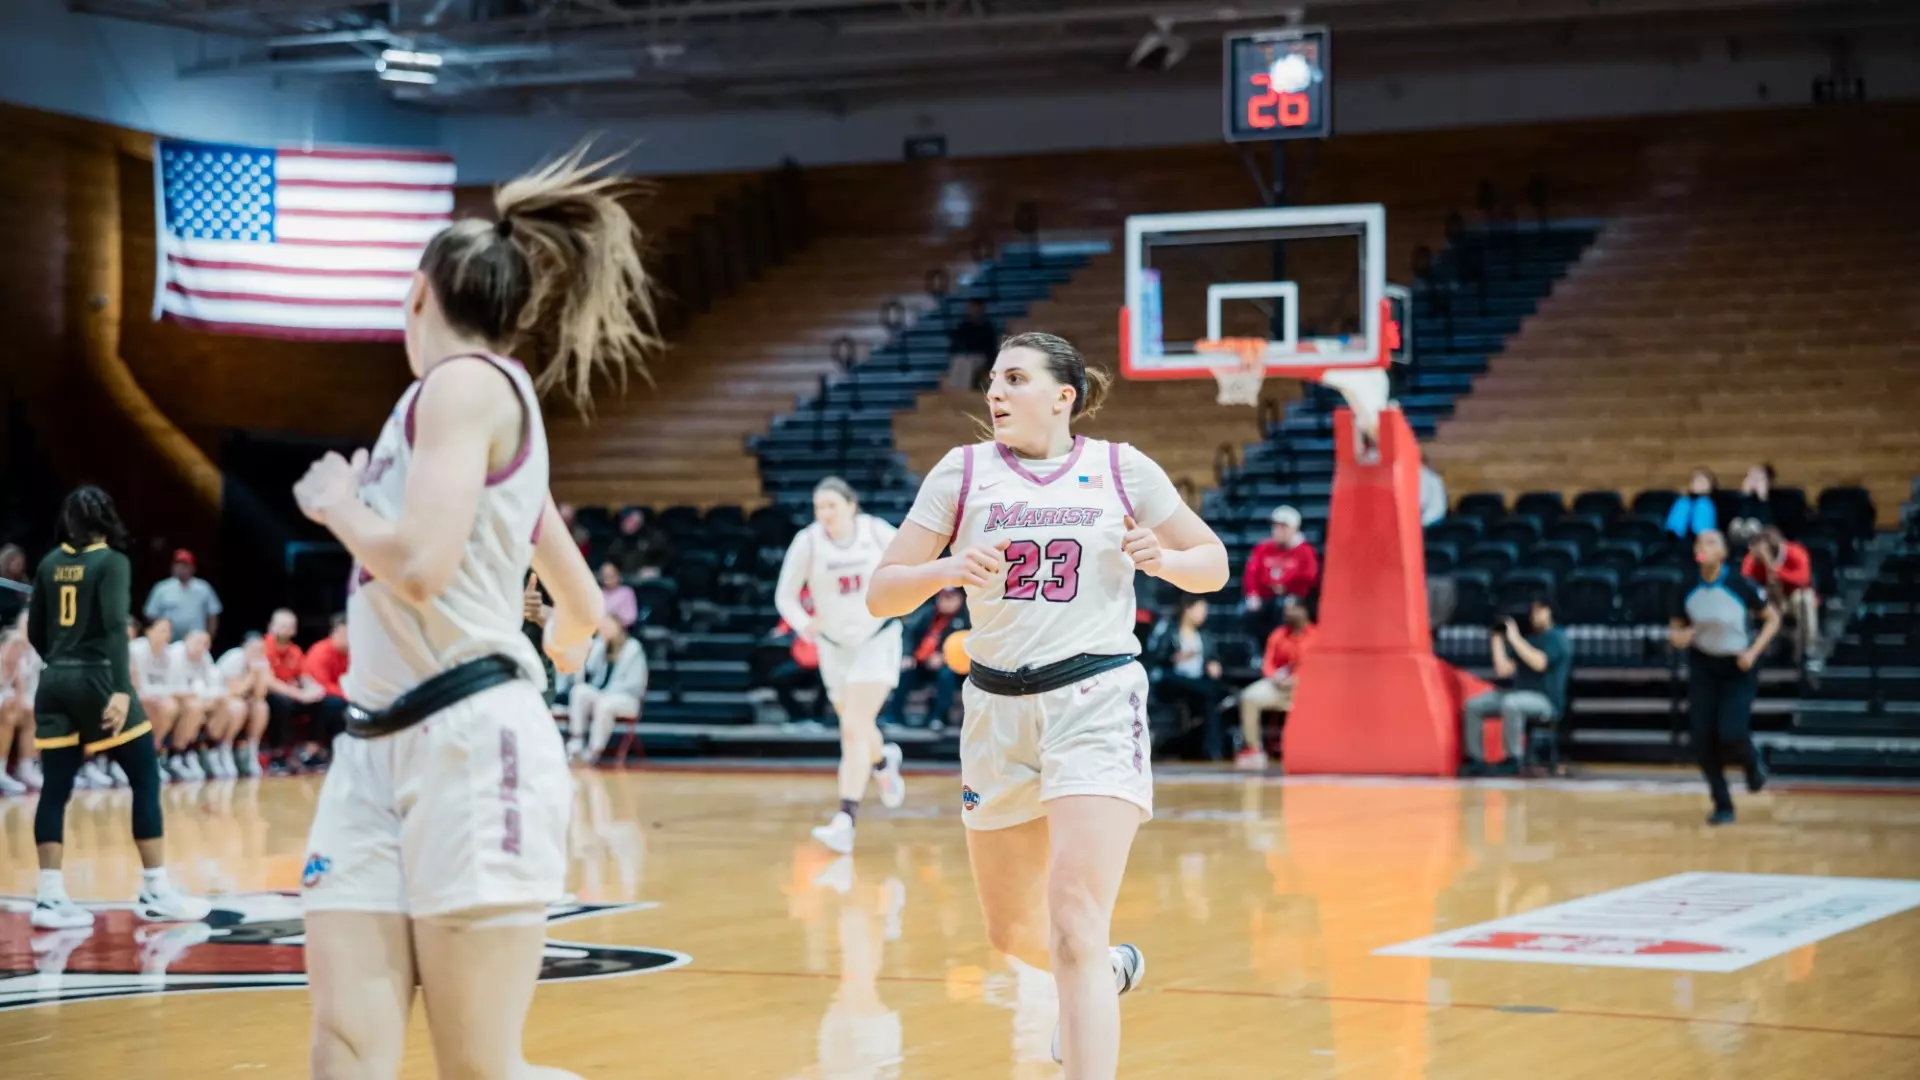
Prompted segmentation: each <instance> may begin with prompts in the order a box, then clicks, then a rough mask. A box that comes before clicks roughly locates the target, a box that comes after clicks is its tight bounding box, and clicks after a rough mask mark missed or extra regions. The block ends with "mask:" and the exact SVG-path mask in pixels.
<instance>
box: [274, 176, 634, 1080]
mask: <svg viewBox="0 0 1920 1080" xmlns="http://www.w3.org/2000/svg"><path fill="white" fill-rule="evenodd" d="M609 163H610V162H609V161H597V162H587V161H586V160H585V150H584V148H582V149H580V150H576V151H574V152H573V153H572V154H569V155H567V156H566V157H564V158H562V159H560V160H558V161H556V162H554V163H552V164H550V165H548V166H546V167H544V168H542V169H539V170H537V171H535V172H533V173H531V174H529V175H527V176H524V177H521V178H520V179H518V180H514V181H512V182H511V183H508V184H507V185H505V186H504V187H502V188H501V189H500V190H499V192H498V193H497V195H496V196H495V207H496V209H497V211H498V215H499V216H498V220H497V221H491V222H489V221H480V220H464V221H459V222H456V223H454V224H453V225H451V226H449V227H448V228H447V229H445V230H443V231H442V232H441V233H440V234H439V235H437V236H435V237H434V238H433V240H432V241H431V242H430V243H428V245H427V248H426V251H425V253H424V254H423V256H422V257H421V260H420V267H419V270H418V272H417V273H415V274H414V277H413V285H412V287H411V289H410V290H409V291H408V294H407V299H406V352H407V362H408V364H409V366H410V367H411V368H412V370H413V374H414V376H415V380H416V381H415V382H414V383H413V385H412V386H410V387H408V388H407V390H406V392H405V393H404V394H402V395H401V397H400V401H399V403H398V404H397V405H396V406H395V407H394V410H393V413H392V415H391V416H389V417H388V420H387V424H386V427H385V429H384V430H383V431H382V432H381V434H380V438H379V440H378V441H377V442H376V443H375V444H374V447H373V450H372V452H371V453H370V454H369V453H368V452H367V451H364V450H363V451H360V452H358V453H356V454H355V455H354V456H353V459H352V460H351V461H349V460H347V459H345V458H343V457H341V456H340V455H338V454H328V455H327V456H326V457H324V458H322V459H320V460H319V461H317V462H315V463H314V464H313V466H312V468H311V469H309V471H308V472H307V475H306V476H305V478H303V479H302V480H301V481H300V483H299V484H298V485H296V486H295V488H294V494H295V497H296V498H297V499H298V501H299V503H300V508H301V510H302V511H303V512H304V513H305V514H306V515H307V516H308V517H310V518H312V519H313V520H314V521H317V522H319V523H321V524H323V525H325V526H326V527H327V528H328V529H329V530H331V531H332V532H333V534H334V535H335V536H336V537H338V538H339V540H340V542H341V543H342V544H343V545H345V546H346V548H347V550H348V551H349V552H350V553H352V555H353V558H354V562H355V567H354V577H353V582H352V587H351V592H350V595H349V597H348V607H347V629H348V636H349V639H350V641H351V650H352V655H353V670H352V672H351V673H350V674H349V675H348V676H347V677H346V679H345V689H346V691H347V693H348V696H349V698H350V700H351V702H352V707H351V708H350V709H349V712H348V729H347V733H346V734H345V735H342V736H340V738H339V739H338V740H337V741H336V744H335V748H334V762H333V767H332V769H331V771H330V772H329V773H328V774H327V779H326V783H325V786H324V787H323V788H322V790H321V794H320V804H319V807H318V809H317V810H316V812H315V816H314V822H313V828H312V833H311V836H310V838H309V840H308V846H307V858H306V866H305V871H304V873H303V875H302V885H303V899H304V901H305V907H306V925H307V937H306V953H307V967H308V971H309V973H310V976H309V977H310V982H311V988H312V989H311V996H312V1002H313V1033H312V1034H313V1037H312V1054H311V1064H312V1075H313V1076H315V1077H318V1078H323V1080H373V1078H381V1080H387V1078H391V1077H394V1076H396V1075H397V1074H398V1072H399V1070H400V1063H401V1057H402V1053H403V1050H404V1041H405V1035H406V1027H407V1018H408V1015H409V1013H410V1012H411V1010H412V1003H413V993H414V987H415V986H416V985H417V986H418V987H419V988H420V990H421V992H422V993H423V994H424V995H425V998H426V1003H427V1018H428V1028H429V1030H430V1031H431V1033H432V1036H433V1044H434V1056H435V1058H436V1059H437V1062H438V1065H439V1072H440V1075H442V1076H461V1077H490V1078H493V1077H497V1078H514V1080H527V1078H534V1077H547V1078H563V1077H569V1076H572V1075H573V1074H571V1073H566V1072H562V1071H560V1070H557V1069H545V1068H536V1067H534V1066H530V1065H528V1064H527V1063H526V1061H525V1058H524V1056H523V1054H522V1050H521V1031H522V1028H523V1026H524V1024H525V1021H526V1013H527V1008H528V1006H529V1005H530V1004H531V1002H532V1000H533V988H534V983H535V981H536V979H537V978H538V976H539V972H540V965H541V956H542V952H543V951H544V947H545V940H546V908H547V905H549V904H551V903H553V902H555V901H557V900H559V899H560V898H561V896H562V894H563V892H564V884H565V874H566V835H567V818H568V814H569V811H570V807H571V805H572V785H571V779H570V776H569V773H568V769H567V760H566V750H565V747H564V746H563V745H562V743H561V739H560V734H559V731H558V729H557V728H556V727H555V726H554V723H553V719H552V717H551V716H550V715H549V714H548V712H547V707H546V704H545V702H544V700H543V698H542V695H541V690H542V687H543V685H544V679H545V675H544V672H543V669H542V667H543V666H542V664H541V659H540V656H539V654H538V652H537V651H536V650H535V648H534V645H533V643H532V642H531V641H530V640H529V639H528V638H527V637H526V636H525V635H524V634H523V633H522V629H521V611H522V607H523V603H522V583H523V582H524V581H525V580H526V575H527V570H528V567H529V565H531V567H532V568H533V570H534V572H535V573H536V574H537V575H538V577H539V579H540V581H541V583H542V584H544V585H545V586H546V588H547V591H548V593H549V594H550V595H551V596H552V597H553V614H552V617H551V618H549V619H548V620H547V623H546V637H545V646H544V647H545V650H546V652H547V654H548V655H549V656H550V657H552V658H553V660H554V662H555V664H556V666H557V667H559V668H560V669H561V670H563V671H567V670H575V669H577V668H578V666H579V664H580V662H581V661H582V660H583V659H584V656H585V653H586V647H587V644H588V642H589V640H590V639H591V638H592V636H593V632H594V627H595V625H596V624H597V623H598V622H599V620H600V617H601V614H602V612H603V608H604V602H603V600H602V598H601V593H600V588H599V586H598V584H597V583H596V582H595V581H594V578H593V574H592V573H591V572H590V571H589V570H588V568H587V564H586V561H585V560H584V559H582V558H581V556H580V551H579V549H578V548H576V547H575V546H574V545H573V542H572V540H571V539H570V537H569V536H568V532H567V528H566V526H565V525H563V524H562V523H561V520H560V515H559V512H558V510H557V509H556V508H555V507H554V504H553V500H552V498H551V496H550V495H549V494H548V492H547V438H546V430H545V426H544V424H543V423H542V421H541V415H540V396H541V393H542V392H543V391H548V390H551V391H554V392H556V393H558V394H560V395H561V396H563V397H564V398H565V399H566V400H568V401H569V402H570V403H571V404H572V405H573V406H574V407H575V408H577V409H579V410H581V411H582V412H584V411H586V410H588V409H589V408H590V407H591V404H592V399H591V386H592V384H593V381H594V379H595V378H596V377H597V376H604V377H610V378H612V379H613V381H615V382H624V380H625V377H626V375H627V374H628V373H629V372H640V373H642V374H643V375H644V372H645V368H644V366H643V365H644V361H645V358H646V357H647V355H648V354H649V353H650V352H651V351H652V350H653V349H655V348H656V347H657V346H658V339H657V338H656V337H655V335H654V332H653V323H652V306H651V302H650V299H649V282H648V279H647V273H646V270H645V268H644V267H643V266H642V264H641V261H640V246H639V237H638V235H637V233H636V230H635V228H634V225H633V222H632V220H631V219H630V218H629V217H628V215H627V212H626V210H625V209H624V208H623V207H622V206H621V204H620V202H619V198H618V197H619V196H620V195H621V194H622V193H623V182H622V181H621V180H619V179H617V178H615V177H612V176H608V175H605V174H603V173H602V172H601V170H602V169H604V168H605V167H606V166H607V165H608V164H609ZM516 356H517V357H520V358H521V359H523V360H525V361H527V362H528V363H530V364H532V365H533V366H534V369H535V370H533V371H529V370H528V369H527V368H526V367H523V366H522V365H521V363H520V362H519V361H518V360H515V359H513V357H516ZM429 721H430V722H429Z"/></svg>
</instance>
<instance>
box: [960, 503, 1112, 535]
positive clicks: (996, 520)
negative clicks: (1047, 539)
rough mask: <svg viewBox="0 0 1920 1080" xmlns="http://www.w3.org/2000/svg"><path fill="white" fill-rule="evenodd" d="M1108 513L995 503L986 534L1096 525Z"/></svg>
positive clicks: (1093, 508) (1086, 508)
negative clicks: (995, 531) (1053, 526)
mask: <svg viewBox="0 0 1920 1080" xmlns="http://www.w3.org/2000/svg"><path fill="white" fill-rule="evenodd" d="M1105 512H1106V511H1105V510H1104V509H1102V508H1100V507H1096V506H1042V507H1038V508H1032V507H1029V506H1027V504H1026V502H1025V501H1024V500H1023V501H1021V502H1017V503H994V504H993V505H992V506H991V507H989V508H988V509H987V526H986V528H985V529H984V530H982V531H984V532H992V531H994V530H995V529H1033V528H1040V527H1042V526H1049V525H1094V524H1097V523H1098V522H1099V521H1100V515H1101V514H1103V513H1105Z"/></svg>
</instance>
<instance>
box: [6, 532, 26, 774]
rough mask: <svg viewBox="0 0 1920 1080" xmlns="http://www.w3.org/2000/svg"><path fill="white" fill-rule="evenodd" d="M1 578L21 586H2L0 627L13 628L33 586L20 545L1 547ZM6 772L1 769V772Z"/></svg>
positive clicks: (24, 553) (24, 607) (24, 554)
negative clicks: (29, 588) (11, 587)
mask: <svg viewBox="0 0 1920 1080" xmlns="http://www.w3.org/2000/svg"><path fill="white" fill-rule="evenodd" d="M0 578H4V579H6V580H7V581H10V582H13V583H14V584H15V585H18V586H20V588H17V589H9V588H7V587H6V586H4V585H0V626H12V625H13V621H14V620H15V619H18V618H19V617H20V613H21V612H22V611H25V610H26V609H27V595H28V594H27V588H28V587H30V586H31V585H32V583H31V582H29V581H28V580H27V553H26V552H24V551H22V550H20V545H18V544H8V545H6V546H5V547H0ZM4 771H5V770H4V769H0V772H4Z"/></svg>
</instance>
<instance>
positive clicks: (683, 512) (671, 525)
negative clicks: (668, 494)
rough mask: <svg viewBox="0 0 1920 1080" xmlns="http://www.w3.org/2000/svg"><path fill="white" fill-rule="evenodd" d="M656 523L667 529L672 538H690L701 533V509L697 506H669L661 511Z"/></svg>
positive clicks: (655, 519)
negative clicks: (689, 536)
mask: <svg viewBox="0 0 1920 1080" xmlns="http://www.w3.org/2000/svg"><path fill="white" fill-rule="evenodd" d="M654 523H655V524H656V525H659V526H660V527H661V528H662V529H665V530H666V531H667V533H668V534H669V535H671V536H676V537H678V536H688V535H693V534H696V533H698V532H699V531H700V524H701V522H700V508H699V507H697V506H687V505H685V504H682V505H678V506H669V507H667V508H666V509H665V510H662V511H660V514H659V516H658V517H656V518H654Z"/></svg>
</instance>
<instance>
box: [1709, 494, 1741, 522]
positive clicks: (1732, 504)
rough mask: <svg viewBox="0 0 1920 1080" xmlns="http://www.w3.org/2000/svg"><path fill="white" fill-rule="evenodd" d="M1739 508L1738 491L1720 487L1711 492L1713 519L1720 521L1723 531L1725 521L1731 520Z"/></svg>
mask: <svg viewBox="0 0 1920 1080" xmlns="http://www.w3.org/2000/svg"><path fill="white" fill-rule="evenodd" d="M1739 509H1740V492H1739V491H1738V490H1737V489H1734V488H1721V489H1719V490H1718V491H1715V492H1714V493H1713V519H1714V520H1715V521H1717V522H1719V523H1720V528H1721V531H1723V532H1724V531H1725V530H1726V527H1727V522H1729V521H1732V520H1733V519H1734V518H1735V517H1736V516H1737V513H1738V511H1739Z"/></svg>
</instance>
